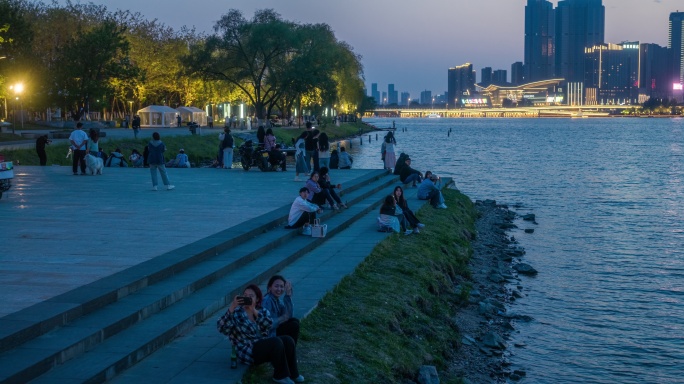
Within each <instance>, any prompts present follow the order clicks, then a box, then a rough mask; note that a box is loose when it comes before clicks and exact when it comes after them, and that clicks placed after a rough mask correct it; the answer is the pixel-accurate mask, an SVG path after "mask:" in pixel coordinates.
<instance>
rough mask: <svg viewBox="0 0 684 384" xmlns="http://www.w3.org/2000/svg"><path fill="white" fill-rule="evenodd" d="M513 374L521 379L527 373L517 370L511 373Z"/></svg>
mask: <svg viewBox="0 0 684 384" xmlns="http://www.w3.org/2000/svg"><path fill="white" fill-rule="evenodd" d="M513 374H514V375H518V376H521V377H525V376H527V372H525V371H521V370H518V369H516V370H515V371H513Z"/></svg>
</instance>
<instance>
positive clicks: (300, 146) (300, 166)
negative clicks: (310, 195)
mask: <svg viewBox="0 0 684 384" xmlns="http://www.w3.org/2000/svg"><path fill="white" fill-rule="evenodd" d="M308 135H309V133H308V132H302V134H301V135H299V139H297V142H296V143H295V149H296V150H297V152H295V177H294V181H302V179H300V178H299V174H300V173H305V174H306V173H309V167H308V165H307V163H306V149H305V148H306V138H307V136H308Z"/></svg>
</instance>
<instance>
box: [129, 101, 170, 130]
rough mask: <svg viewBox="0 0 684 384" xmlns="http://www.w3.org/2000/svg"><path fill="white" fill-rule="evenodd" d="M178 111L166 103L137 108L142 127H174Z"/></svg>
mask: <svg viewBox="0 0 684 384" xmlns="http://www.w3.org/2000/svg"><path fill="white" fill-rule="evenodd" d="M177 115H178V111H176V110H175V109H173V108H171V107H167V106H166V105H149V106H147V107H145V108H143V109H140V110H138V116H140V126H141V127H142V128H161V127H175V126H176V116H177Z"/></svg>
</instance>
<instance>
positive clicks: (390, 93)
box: [387, 84, 399, 105]
mask: <svg viewBox="0 0 684 384" xmlns="http://www.w3.org/2000/svg"><path fill="white" fill-rule="evenodd" d="M398 103H399V92H398V91H396V90H395V89H394V84H388V85H387V104H388V105H392V104H398Z"/></svg>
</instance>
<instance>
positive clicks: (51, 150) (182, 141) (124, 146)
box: [0, 123, 370, 165]
mask: <svg viewBox="0 0 684 384" xmlns="http://www.w3.org/2000/svg"><path fill="white" fill-rule="evenodd" d="M304 130H305V129H304V128H301V129H299V128H274V130H273V133H274V134H275V135H276V139H277V141H278V142H284V143H285V144H288V145H290V144H291V143H292V138H293V137H294V138H297V137H298V136H299V134H300V133H302V132H303V131H304ZM322 130H323V132H326V133H327V134H328V137H329V138H330V140H331V141H333V140H337V139H342V138H346V137H350V136H353V135H356V134H358V133H359V130H361V132H364V133H365V132H369V131H370V128H369V127H368V126H366V125H364V124H361V123H356V124H352V123H344V124H342V125H341V126H340V127H337V126H334V125H332V124H328V125H327V126H326V127H324V128H323V129H322ZM253 132H254V131H253ZM236 133H238V132H233V134H236ZM254 133H255V132H254ZM161 134H162V141H163V142H164V144H166V148H167V151H166V158H167V160H168V159H170V158H171V157H173V156H175V155H176V154H177V153H178V150H179V149H180V148H183V149H185V153H186V154H187V155H188V157H189V158H190V162H192V163H194V164H200V163H206V162H211V161H212V160H213V159H214V158H215V157H216V154H217V152H218V145H219V142H218V135H213V134H212V135H203V136H197V135H186V136H164V134H163V132H161ZM17 140H22V138H21V137H20V136H15V135H12V134H7V133H3V134H0V142H1V141H17ZM148 141H149V139H137V140H136V139H133V138H125V139H123V138H122V139H108V138H106V137H105V138H103V139H101V140H100V146H101V147H102V148H104V149H105V151H106V152H107V153H110V152H112V151H113V150H115V149H116V148H119V149H121V150H122V153H123V154H124V155H125V156H126V158H128V155H130V153H131V150H132V149H134V148H135V149H137V150H138V151H140V153H142V152H143V148H144V147H145V146H146V145H147V143H148ZM241 142H242V140H240V139H237V138H236V141H235V146H238V145H240V143H241ZM68 147H69V145H68V144H66V143H59V144H51V145H48V146H47V147H46V152H47V160H48V162H47V163H48V165H52V164H57V165H71V161H72V160H71V158H69V159H67V158H66V154H67V151H68ZM1 153H2V154H3V155H4V156H5V159H6V160H8V161H14V162H15V165H38V164H39V159H38V155H37V154H36V151H35V149H33V148H31V149H15V150H2V152H1Z"/></svg>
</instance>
